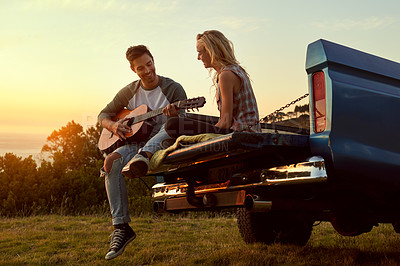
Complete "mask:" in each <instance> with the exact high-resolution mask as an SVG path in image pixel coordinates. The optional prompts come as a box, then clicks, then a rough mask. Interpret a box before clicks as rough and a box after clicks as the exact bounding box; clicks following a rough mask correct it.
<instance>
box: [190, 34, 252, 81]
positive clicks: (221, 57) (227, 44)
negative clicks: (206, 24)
mask: <svg viewBox="0 0 400 266" xmlns="http://www.w3.org/2000/svg"><path fill="white" fill-rule="evenodd" d="M196 40H197V43H198V44H200V45H202V46H204V49H205V50H206V52H207V53H208V54H209V55H210V57H211V64H213V65H218V66H221V68H224V67H226V66H228V65H238V66H240V65H239V62H238V61H237V60H236V57H235V53H234V47H233V43H232V41H230V40H228V38H226V37H225V35H224V34H222V32H220V31H218V30H206V31H205V32H203V33H199V34H197V37H196ZM212 71H213V69H210V74H211V72H212ZM243 71H244V72H245V73H246V74H247V72H246V71H245V70H244V69H243ZM217 77H218V73H214V76H213V82H214V85H216V82H217Z"/></svg>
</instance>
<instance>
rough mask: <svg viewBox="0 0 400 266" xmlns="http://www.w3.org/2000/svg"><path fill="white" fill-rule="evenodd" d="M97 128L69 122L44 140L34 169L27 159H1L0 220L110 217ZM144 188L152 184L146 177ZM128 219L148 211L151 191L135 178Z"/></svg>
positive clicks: (130, 190) (130, 183)
mask: <svg viewBox="0 0 400 266" xmlns="http://www.w3.org/2000/svg"><path fill="white" fill-rule="evenodd" d="M100 132H101V126H100V125H98V124H97V125H96V126H94V127H90V128H88V129H87V130H84V129H83V127H82V126H81V125H80V124H78V123H75V122H74V121H71V122H68V123H67V125H66V126H63V127H62V128H61V129H59V130H55V131H53V132H52V133H51V135H50V136H48V137H47V141H46V144H45V145H44V146H43V147H42V153H43V154H44V155H46V156H45V157H47V158H48V159H46V160H45V159H42V160H41V162H40V165H38V164H37V163H36V162H35V160H34V159H33V158H32V156H29V157H27V158H22V157H20V156H17V155H15V154H13V153H6V154H5V155H4V156H0V216H7V217H10V216H27V215H37V214H52V213H57V214H68V215H79V214H94V213H109V206H108V200H107V195H106V192H105V185H104V177H100V174H99V170H100V168H101V167H102V166H103V163H104V154H103V153H101V152H100V150H99V149H98V148H97V141H98V139H99V136H100ZM145 181H146V182H147V183H148V184H147V185H148V186H152V185H153V184H154V183H155V179H153V178H151V177H146V180H145ZM126 183H127V187H128V195H129V201H130V208H131V210H130V212H131V214H141V213H145V212H151V211H152V203H151V197H150V190H149V189H148V187H147V186H146V185H145V184H143V182H141V181H140V180H139V179H128V180H126Z"/></svg>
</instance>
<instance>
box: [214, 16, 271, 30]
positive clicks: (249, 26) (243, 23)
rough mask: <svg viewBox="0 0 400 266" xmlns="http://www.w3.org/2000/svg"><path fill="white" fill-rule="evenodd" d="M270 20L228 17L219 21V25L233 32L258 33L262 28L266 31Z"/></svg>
mask: <svg viewBox="0 0 400 266" xmlns="http://www.w3.org/2000/svg"><path fill="white" fill-rule="evenodd" d="M268 22H269V19H265V18H237V17H226V18H223V19H222V20H220V21H219V24H221V25H223V26H225V27H228V28H230V29H233V30H239V31H244V32H252V31H257V30H259V29H261V28H263V29H265V28H266V26H268V25H266V24H267V23H268Z"/></svg>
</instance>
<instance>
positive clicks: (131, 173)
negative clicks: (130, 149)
mask: <svg viewBox="0 0 400 266" xmlns="http://www.w3.org/2000/svg"><path fill="white" fill-rule="evenodd" d="M149 165H150V161H149V159H148V158H146V157H144V156H143V155H141V154H139V153H138V154H136V155H135V156H133V158H132V159H131V160H130V161H129V162H128V163H127V164H126V165H125V166H124V168H122V174H124V175H125V176H126V177H128V178H137V177H142V176H145V175H146V174H147V171H148V170H149Z"/></svg>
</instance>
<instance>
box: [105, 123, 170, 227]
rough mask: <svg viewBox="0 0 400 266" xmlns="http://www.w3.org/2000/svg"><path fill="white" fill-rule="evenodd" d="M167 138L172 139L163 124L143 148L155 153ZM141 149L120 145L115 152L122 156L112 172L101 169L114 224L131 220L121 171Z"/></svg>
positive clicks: (137, 146) (133, 145) (134, 145)
mask: <svg viewBox="0 0 400 266" xmlns="http://www.w3.org/2000/svg"><path fill="white" fill-rule="evenodd" d="M165 139H170V137H169V136H168V134H167V133H166V132H165V130H164V126H163V127H162V128H161V130H160V131H159V132H158V133H157V134H156V135H154V136H153V137H152V138H151V139H150V140H149V141H148V142H147V143H146V145H145V146H144V147H143V148H142V150H143V151H148V152H151V153H152V154H154V153H155V152H156V151H158V150H161V149H162V148H163V147H162V146H161V145H162V142H163V140H165ZM139 149H140V146H139V145H137V144H128V145H125V146H122V147H119V148H118V149H116V150H115V151H114V152H115V153H118V154H120V155H121V158H119V159H117V160H115V161H114V162H113V165H112V168H111V171H110V173H106V172H105V171H104V169H103V168H102V169H101V170H100V172H101V176H105V186H106V192H107V197H108V202H109V204H110V211H111V215H112V223H113V225H116V224H123V223H129V222H130V221H131V219H130V216H129V203H128V192H127V188H126V183H125V179H124V176H123V175H122V172H121V171H122V168H123V167H124V166H125V165H126V164H127V163H128V162H129V161H130V160H131V159H132V158H133V156H135V155H136V154H137V153H138V152H139Z"/></svg>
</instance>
